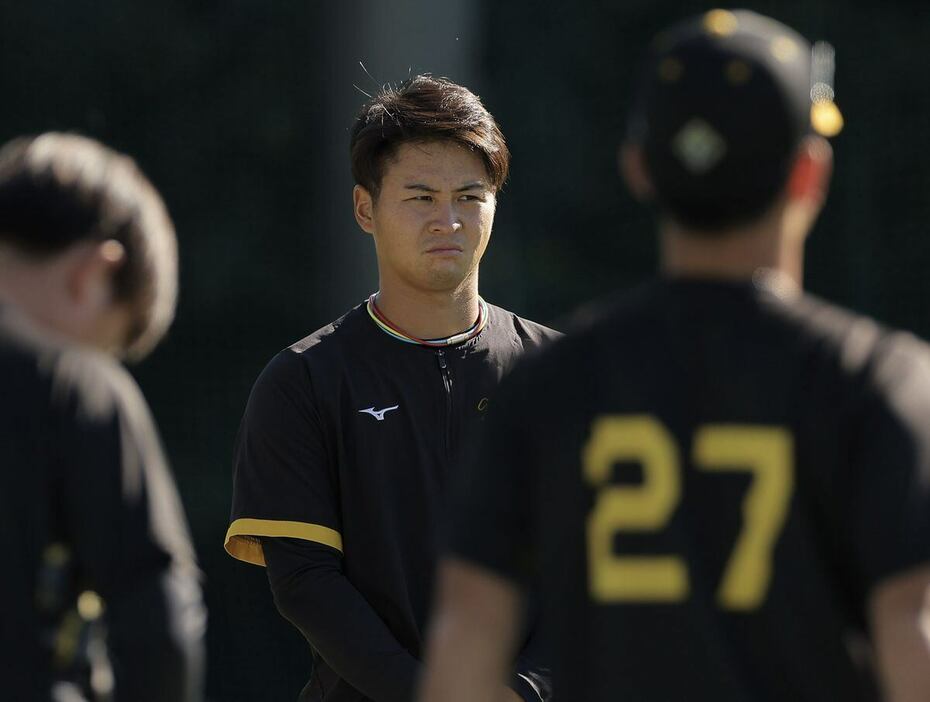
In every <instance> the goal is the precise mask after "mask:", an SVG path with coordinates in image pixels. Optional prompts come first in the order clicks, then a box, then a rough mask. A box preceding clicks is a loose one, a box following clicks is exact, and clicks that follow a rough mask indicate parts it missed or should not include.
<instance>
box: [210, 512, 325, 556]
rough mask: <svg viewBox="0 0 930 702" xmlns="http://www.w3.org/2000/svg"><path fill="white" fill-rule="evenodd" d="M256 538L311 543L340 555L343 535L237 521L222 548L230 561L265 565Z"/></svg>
mask: <svg viewBox="0 0 930 702" xmlns="http://www.w3.org/2000/svg"><path fill="white" fill-rule="evenodd" d="M259 536H283V537H286V538H290V539H303V540H305V541H314V542H316V543H318V544H323V545H324V546H330V547H332V548H334V549H336V550H337V551H339V553H342V535H341V534H340V533H339V532H338V531H336V530H335V529H330V528H329V527H325V526H321V525H320V524H308V523H306V522H282V521H276V520H273V519H237V520H236V521H234V522H233V523H232V524H230V525H229V529H228V530H227V531H226V541H225V542H224V543H223V547H224V548H225V549H226V553H228V554H229V555H230V556H232V557H233V558H238V559H239V560H240V561H245V562H246V563H254V564H255V565H258V566H264V565H265V554H264V552H263V551H262V542H261V539H259V538H258V537H259Z"/></svg>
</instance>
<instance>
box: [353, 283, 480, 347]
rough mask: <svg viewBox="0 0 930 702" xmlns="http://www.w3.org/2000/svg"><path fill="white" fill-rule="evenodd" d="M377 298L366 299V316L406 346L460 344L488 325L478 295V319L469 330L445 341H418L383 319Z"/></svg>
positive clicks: (418, 339)
mask: <svg viewBox="0 0 930 702" xmlns="http://www.w3.org/2000/svg"><path fill="white" fill-rule="evenodd" d="M377 296H378V293H372V294H371V295H370V296H369V297H368V302H367V303H366V305H365V308H366V309H367V310H368V316H369V317H371V318H372V320H373V321H374V323H375V324H377V325H378V328H379V329H380V330H381V331H383V332H384V333H385V334H387V335H388V336H392V337H394V338H395V339H397V340H398V341H403V342H404V343H407V344H417V345H418V346H430V347H433V348H441V347H444V346H452V345H454V344H460V343H462V342H463V341H468V340H469V339H473V338H475V337H476V336H478V334H480V333H481V330H482V329H484V328H485V327H486V326H487V325H488V316H489V315H488V303H486V302H485V301H484V299H482V298H481V296H480V295H479V296H478V319H477V321H476V322H475V323H474V324H473V325H472V326H471V327H470V328H468V329H466V330H465V331H463V332H460V333H458V334H453V335H452V336H448V337H446V338H445V339H420V338H418V337H415V336H412V335H411V334H408V333H407V332H405V331H404V330H403V329H401V328H400V327H398V326H397V325H396V324H394V323H393V322H391V320H389V319H388V318H387V317H385V316H384V313H383V312H382V311H381V310H379V309H378V305H377V304H376V302H375V299H376V298H377Z"/></svg>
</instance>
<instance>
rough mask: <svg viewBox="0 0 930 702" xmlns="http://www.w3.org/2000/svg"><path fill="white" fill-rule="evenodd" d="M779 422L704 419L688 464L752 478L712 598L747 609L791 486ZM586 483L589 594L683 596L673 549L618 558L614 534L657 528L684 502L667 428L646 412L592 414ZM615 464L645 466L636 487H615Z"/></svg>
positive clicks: (641, 598)
mask: <svg viewBox="0 0 930 702" xmlns="http://www.w3.org/2000/svg"><path fill="white" fill-rule="evenodd" d="M793 443H794V442H793V439H792V436H791V433H790V432H789V431H788V430H786V429H785V428H783V427H777V426H767V425H756V424H705V425H703V426H700V427H698V429H697V430H696V431H695V433H694V436H693V438H692V444H691V447H690V449H691V464H692V465H693V466H694V467H695V469H697V470H700V471H709V472H724V471H742V472H748V473H750V475H751V478H752V482H751V483H750V486H749V490H748V491H747V493H746V496H745V498H744V499H743V503H742V529H741V531H740V533H739V535H738V536H737V538H736V543H735V545H734V547H733V550H732V552H731V554H730V556H729V559H728V560H727V563H726V566H725V568H724V571H723V574H722V576H721V579H720V585H719V587H718V589H717V602H718V604H719V605H720V606H721V607H722V608H724V609H728V610H737V611H750V610H753V609H755V608H756V607H758V606H759V605H760V604H761V603H762V602H763V601H764V600H765V596H766V593H767V591H768V586H769V582H770V580H771V576H772V551H773V549H774V546H775V543H776V541H777V540H778V536H779V534H780V533H781V529H782V527H783V526H784V522H785V518H786V516H787V513H788V506H789V503H790V501H791V494H792V491H793V488H794V466H793V456H794V446H793ZM581 458H582V466H583V470H584V477H585V480H586V482H587V483H588V484H589V485H591V486H592V487H593V488H594V489H595V490H596V495H595V499H594V506H593V508H592V510H591V512H590V514H589V515H588V520H587V550H588V582H589V593H590V596H591V598H592V599H593V600H594V601H595V602H599V603H602V604H609V603H621V602H626V603H636V602H642V603H645V602H655V603H659V602H681V601H683V600H685V599H686V598H687V597H688V595H689V578H688V568H687V564H686V563H685V560H684V559H683V558H682V557H680V556H679V555H675V554H669V555H636V556H633V555H621V554H618V553H615V550H614V537H615V536H616V535H617V534H619V533H623V532H628V533H629V532H637V533H643V532H649V531H660V530H662V529H663V528H664V527H665V526H666V525H667V524H668V523H669V521H670V520H671V519H672V516H673V515H674V513H675V509H676V507H677V506H678V504H679V502H680V501H681V499H682V463H681V459H680V457H679V448H678V445H677V443H676V441H675V438H674V437H673V436H672V434H671V433H670V432H669V430H668V429H667V428H666V427H665V426H664V425H663V424H662V423H661V422H660V421H659V420H658V419H656V418H655V417H652V416H649V415H607V416H602V417H598V418H597V419H595V420H594V423H593V424H592V426H591V434H590V436H589V438H588V440H587V442H586V443H585V445H584V448H583V450H582V455H581ZM619 462H635V463H638V464H639V465H641V466H642V471H643V479H642V482H641V483H639V484H636V485H618V484H612V483H611V482H610V480H611V474H612V472H613V467H614V465H616V464H617V463H619Z"/></svg>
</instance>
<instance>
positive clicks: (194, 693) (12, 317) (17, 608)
mask: <svg viewBox="0 0 930 702" xmlns="http://www.w3.org/2000/svg"><path fill="white" fill-rule="evenodd" d="M0 540H2V542H3V544H4V548H5V549H6V551H5V556H4V565H3V575H2V576H0V610H2V611H0V690H2V691H0V697H2V698H3V699H4V700H17V701H19V700H23V701H25V700H30V701H31V700H36V701H43V700H50V699H52V696H53V688H54V689H55V690H56V692H55V693H54V694H55V697H54V698H55V699H56V700H58V699H68V700H78V699H84V694H85V693H89V692H90V691H91V690H94V691H95V692H96V693H102V694H101V697H100V699H104V698H105V699H115V700H119V701H121V700H132V701H133V702H137V701H139V700H146V701H149V702H154V701H156V700H158V701H165V702H167V701H168V700H171V701H172V702H182V701H183V702H188V701H190V700H196V699H199V691H198V686H199V683H200V681H199V672H198V670H197V666H198V665H199V662H200V655H201V653H200V650H199V646H200V641H201V636H202V629H203V612H202V610H201V600H200V589H199V585H198V583H197V575H196V570H195V568H194V556H193V551H192V548H191V544H190V539H189V537H188V533H187V527H186V525H185V521H184V517H183V514H182V512H181V508H180V502H179V500H178V496H177V493H176V491H175V487H174V483H173V481H172V478H171V476H170V474H169V472H168V468H167V466H166V464H165V461H164V458H163V456H162V452H161V448H160V446H159V442H158V438H157V436H156V433H155V429H154V426H153V423H152V420H151V418H150V415H149V412H148V408H147V407H146V405H145V401H144V400H143V399H142V396H141V394H140V393H139V391H138V388H137V386H136V384H135V383H134V382H133V380H132V378H131V377H130V376H129V375H128V373H126V372H125V371H124V370H123V369H122V367H120V366H119V365H118V364H117V363H116V362H115V361H113V360H111V359H110V358H108V357H105V356H103V355H102V354H99V353H96V352H93V351H88V350H83V349H79V348H76V347H73V346H67V345H61V344H59V343H57V342H55V343H52V342H50V341H48V340H43V339H42V338H40V336H39V335H38V334H37V333H36V332H35V331H34V330H32V329H31V328H30V326H29V325H28V324H27V323H26V322H25V321H24V320H23V319H22V318H21V317H20V316H19V314H18V313H16V312H14V310H12V309H10V308H4V307H2V306H0ZM92 682H93V684H91V683H92ZM65 687H67V688H68V689H70V692H69V693H66V692H65V691H64V688H65ZM78 691H80V692H78ZM108 691H109V692H108ZM104 693H105V694H104ZM107 694H115V697H110V696H107ZM59 695H60V696H59ZM69 695H70V696H69ZM75 695H78V696H75ZM92 699H97V697H96V696H92Z"/></svg>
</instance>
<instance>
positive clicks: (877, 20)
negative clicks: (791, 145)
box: [0, 0, 930, 702]
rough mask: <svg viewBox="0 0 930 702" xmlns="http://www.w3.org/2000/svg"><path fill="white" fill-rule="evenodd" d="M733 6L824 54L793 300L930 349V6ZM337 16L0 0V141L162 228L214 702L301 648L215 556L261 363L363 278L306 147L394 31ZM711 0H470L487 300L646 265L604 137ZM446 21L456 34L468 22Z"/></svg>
mask: <svg viewBox="0 0 930 702" xmlns="http://www.w3.org/2000/svg"><path fill="white" fill-rule="evenodd" d="M403 6H404V12H405V13H407V15H405V16H409V15H410V14H415V13H416V3H414V2H412V1H409V0H408V1H405V2H404V3H403ZM748 6H749V7H750V8H751V9H758V10H760V11H762V12H765V13H767V14H772V15H774V16H776V17H778V18H779V19H782V20H783V21H785V22H787V23H788V24H791V25H793V26H795V27H796V28H797V29H799V30H800V31H801V32H802V33H803V34H805V35H806V36H808V37H809V38H811V39H820V38H822V39H826V40H828V41H830V42H831V43H833V44H834V45H835V46H836V49H837V64H838V68H837V75H836V88H837V102H838V104H839V105H840V107H841V109H842V110H843V112H844V114H845V117H846V122H847V126H846V129H845V131H844V132H843V133H842V134H841V135H840V136H839V137H838V138H837V139H835V140H834V147H835V150H836V173H835V179H834V186H833V190H832V193H831V196H830V201H829V203H828V206H827V210H826V212H825V214H824V216H823V217H822V219H821V221H820V223H819V224H818V226H817V228H816V231H815V232H814V235H813V237H812V239H811V241H810V244H809V248H808V253H809V256H808V267H807V283H808V287H809V288H810V289H812V290H814V291H815V292H818V293H821V294H823V295H825V296H826V297H829V298H831V299H834V300H836V301H839V302H842V303H845V304H849V305H852V306H854V307H857V308H858V309H861V310H863V311H866V312H870V313H873V314H876V315H877V316H879V317H880V318H882V319H884V320H886V321H888V322H890V323H893V324H895V325H899V326H904V327H906V328H909V329H913V330H916V331H918V332H919V333H921V334H923V335H927V334H928V333H930V314H928V309H930V300H928V293H930V282H928V276H927V271H928V270H930V238H928V236H927V234H926V232H925V229H926V228H927V221H928V219H930V167H928V165H927V158H928V155H930V83H928V81H927V80H926V76H925V75H924V73H925V63H926V58H925V57H926V51H927V49H926V47H927V46H930V10H928V8H930V6H928V5H927V4H925V3H918V2H898V3H889V2H885V3H881V4H878V3H873V2H865V1H864V0H860V1H856V2H845V3H837V2H830V1H829V0H807V1H804V2H802V1H801V0H780V1H779V2H777V3H776V2H774V1H771V2H752V3H748ZM335 7H337V5H333V4H330V3H320V2H298V1H297V0H280V1H278V2H275V3H273V4H268V3H263V2H258V1H257V0H223V1H222V2H220V1H219V0H163V1H162V2H159V3H146V2H141V1H140V2H117V1H116V0H95V1H94V2H81V3H78V2H73V1H72V0H36V1H34V2H16V1H15V0H0V86H2V92H0V140H3V141H5V140H7V139H9V138H11V137H13V136H14V135H17V134H22V133H37V132H40V131H43V130H46V129H64V130H77V131H80V132H82V133H85V134H88V135H90V136H94V137H97V138H100V139H102V140H103V141H105V142H107V143H109V144H112V145H113V146H115V147H117V148H120V149H124V150H126V151H128V152H129V153H131V154H132V155H134V156H135V157H136V158H137V160H138V161H139V163H140V164H141V165H142V167H143V169H144V170H145V171H146V172H147V173H148V174H149V175H150V176H151V178H152V180H153V181H154V182H155V183H156V185H157V186H158V187H159V188H160V190H161V191H162V193H163V194H164V195H165V199H166V201H167V202H168V205H169V208H170V210H171V212H172V214H173V216H174V219H175V221H176V223H177V226H178V232H179V236H180V240H181V256H182V298H181V305H180V309H179V314H178V320H177V323H176V325H175V327H174V329H173V331H172V333H171V334H170V336H169V338H168V340H167V342H166V343H165V344H164V346H163V347H162V348H161V349H160V350H159V351H157V352H156V354H155V355H154V356H153V357H152V358H151V359H150V360H149V361H147V362H146V363H144V364H143V365H142V366H141V367H139V368H138V369H136V374H137V377H138V378H139V380H140V382H141V384H142V386H143V389H144V390H145V392H146V394H147V396H148V397H149V400H150V402H151V404H152V406H153V410H154V412H155V415H156V417H157V419H158V422H159V424H160V426H161V429H162V433H163V435H164V439H165V443H166V445H167V448H168V451H169V454H170V456H171V458H172V462H173V464H174V466H175V469H176V473H177V475H178V478H179V483H180V485H181V490H182V494H183V497H184V501H185V504H186V506H187V509H188V512H189V514H190V518H191V523H192V527H193V532H194V537H195V541H196V544H197V548H198V552H199V554H200V558H201V563H202V565H203V568H204V571H205V584H206V592H207V598H208V605H209V607H210V611H211V619H210V633H209V640H208V644H209V652H210V667H209V673H208V691H209V694H210V698H211V699H213V700H217V701H222V702H240V701H241V702H245V701H247V700H248V701H249V702H255V701H260V702H266V701H274V702H277V701H278V700H289V699H293V698H295V697H296V694H297V691H298V690H299V689H300V688H301V686H302V685H303V683H304V681H305V679H306V676H307V674H308V672H309V667H310V661H309V652H308V649H307V646H306V644H305V643H304V642H303V640H302V638H301V637H300V635H299V634H297V633H296V632H295V631H294V630H293V629H292V628H291V627H290V626H289V625H288V624H287V623H286V622H284V621H283V620H282V619H281V618H280V617H279V616H278V615H277V614H276V612H275V611H274V606H273V603H272V602H271V597H270V594H269V592H268V589H267V584H266V582H265V578H264V573H263V572H262V571H261V570H260V569H258V568H255V567H252V566H246V565H243V564H240V563H237V562H235V561H233V560H232V559H230V558H229V557H227V556H226V555H225V554H224V553H223V551H222V549H221V543H222V537H223V534H224V532H225V528H226V520H227V514H228V508H229V500H230V481H229V463H230V455H231V446H232V442H233V438H234V436H235V431H236V427H237V424H238V421H239V417H240V415H241V412H242V409H243V407H244V404H245V401H246V398H247V396H248V391H249V388H250V386H251V383H252V382H253V381H254V379H255V377H256V376H257V374H258V372H259V371H260V370H261V368H262V366H263V365H264V363H265V362H266V361H267V360H268V359H269V358H270V356H271V355H272V354H273V353H274V352H275V351H277V350H278V349H280V348H282V347H284V346H286V345H287V344H289V343H291V342H293V341H294V340H296V339H298V338H300V337H301V336H303V335H305V334H307V333H309V332H310V331H312V330H313V329H315V328H317V327H319V326H321V325H322V324H324V323H325V322H327V321H329V318H330V317H331V316H333V309H334V307H336V308H343V307H348V306H349V305H350V304H351V302H346V301H345V300H344V299H343V296H342V295H338V294H336V293H335V292H332V294H328V293H329V291H335V290H336V288H337V287H338V285H339V283H340V281H344V280H346V281H350V282H351V283H352V284H354V285H356V286H357V285H358V284H359V283H358V281H357V280H355V279H356V278H357V277H358V275H359V273H358V271H357V270H346V269H345V266H346V261H347V260H348V261H350V262H351V261H352V260H353V259H351V258H348V259H347V258H346V256H345V255H344V254H341V255H340V254H338V252H337V251H336V249H337V248H338V247H337V246H336V245H335V244H334V242H333V239H332V237H333V236H335V234H334V232H335V233H339V232H340V231H341V229H339V228H338V227H336V226H335V224H334V221H335V220H334V218H335V217H336V216H337V215H335V214H334V212H337V211H338V212H339V213H341V214H340V215H339V217H341V219H340V220H339V221H340V222H344V221H346V219H347V214H348V212H349V207H350V205H349V202H350V200H349V195H348V192H344V191H343V190H345V189H346V188H344V187H343V184H344V183H345V182H346V180H345V179H346V177H347V172H348V159H347V158H346V162H345V164H344V166H343V167H342V168H343V170H341V171H340V172H339V173H338V174H335V176H334V174H333V173H332V172H331V162H330V161H328V160H327V159H326V158H323V157H322V156H321V154H323V153H324V152H328V151H329V150H331V149H332V148H335V149H337V151H336V152H334V153H338V150H339V149H344V150H345V151H347V146H348V145H347V127H348V121H349V119H350V118H351V112H347V111H343V110H342V108H341V107H333V105H332V104H331V103H332V100H331V97H332V95H333V93H334V92H339V93H340V94H342V93H345V92H346V90H347V89H348V88H349V87H350V86H348V85H333V84H332V83H331V81H332V77H333V75H336V76H339V77H340V78H339V80H342V79H343V77H345V76H347V75H351V70H350V69H348V68H346V67H347V66H351V67H354V66H356V64H357V61H358V60H359V59H365V58H366V57H367V53H366V52H365V51H363V50H361V49H358V47H357V44H353V43H352V42H351V41H349V39H350V38H351V37H353V36H354V34H353V33H354V28H355V27H358V28H360V29H359V31H360V32H361V28H364V30H365V32H366V33H365V34H363V35H361V36H373V35H377V33H378V32H386V31H389V32H395V31H397V28H396V27H393V26H391V27H387V28H385V25H384V17H385V16H386V15H388V14H389V10H388V9H386V8H385V6H383V5H379V6H378V13H377V14H376V15H369V14H367V13H366V7H367V5H366V3H365V2H362V1H361V0H358V1H356V0H353V2H346V3H345V4H344V5H339V7H340V8H341V10H340V11H339V12H340V13H341V14H339V17H338V18H337V17H335V14H336V12H337V11H336V10H335V9H334V8H335ZM707 8H708V5H706V4H704V3H698V2H694V1H692V0H681V1H680V2H674V3H672V2H657V1H655V0H648V1H647V0H589V1H586V2H575V3H568V2H564V0H540V1H537V2H529V1H527V0H511V1H509V2H491V1H490V0H485V2H477V1H476V2H475V3H474V12H475V13H476V15H475V17H476V21H478V22H479V23H480V32H479V33H480V35H481V36H480V38H481V40H482V41H481V42H480V43H481V45H482V46H483V48H482V49H481V50H480V52H479V51H477V50H476V54H475V56H474V64H475V65H474V67H473V68H472V73H473V75H474V86H475V87H476V88H477V89H479V92H481V94H482V97H483V98H484V100H485V102H486V104H487V105H488V106H489V108H490V109H491V111H492V112H494V114H495V115H496V116H497V117H498V119H499V121H500V123H501V125H502V127H503V129H504V132H505V134H506V135H507V138H508V141H509V143H510V146H511V149H512V151H513V155H514V160H513V169H512V177H511V181H510V183H509V184H508V185H507V187H506V189H505V192H504V193H503V195H502V196H501V198H500V205H499V210H498V221H497V224H496V227H495V237H494V242H493V244H492V246H491V249H490V251H489V254H488V257H487V259H486V263H485V265H484V267H483V271H482V288H483V291H484V294H485V296H486V297H487V298H488V299H490V300H492V301H494V302H497V303H498V304H503V305H504V306H507V307H510V308H512V309H514V310H515V311H517V312H518V313H520V314H522V315H525V316H528V317H530V318H534V319H539V320H541V321H553V320H559V319H562V318H564V317H565V315H567V314H568V313H569V312H570V310H571V309H572V308H574V307H575V306H576V305H578V304H580V303H581V302H583V301H585V300H587V299H589V298H591V297H596V296H600V295H604V294H606V293H607V292H609V291H611V290H615V289H617V288H623V287H626V286H629V285H632V284H635V283H636V282H638V281H640V280H643V279H644V278H646V277H648V276H649V275H651V272H652V270H653V268H654V266H655V261H656V257H655V243H654V239H653V236H652V228H653V227H652V219H651V214H650V212H649V211H648V210H647V209H645V208H643V207H641V206H639V205H637V204H635V203H634V202H633V201H632V200H631V198H630V197H629V196H627V195H626V194H625V192H624V189H623V186H622V183H621V181H620V178H619V176H618V175H617V167H616V153H617V147H618V145H619V143H620V141H621V139H622V136H623V131H624V121H625V115H626V112H627V109H628V105H629V92H630V87H631V81H632V77H633V74H634V70H635V66H636V62H637V57H638V56H639V54H640V52H641V50H642V48H643V46H644V45H645V43H646V41H647V40H648V38H649V37H651V36H652V35H653V34H654V33H655V32H656V31H658V30H659V29H660V28H661V27H662V26H664V25H666V24H668V23H669V22H671V21H673V20H676V19H678V18H680V17H682V16H684V15H687V14H691V13H693V12H699V11H703V10H705V9H707ZM433 11H434V12H435V11H436V10H435V9H434V10H433ZM456 12H457V13H458V14H455V15H454V16H453V17H454V18H455V22H461V21H462V18H463V14H462V13H463V10H462V7H461V6H459V7H458V9H457V10H456ZM372 16H375V17H380V18H381V19H378V20H377V21H375V20H373V19H371V17H372ZM366 22H367V23H368V24H366ZM455 22H452V23H451V24H449V25H445V26H433V25H431V26H430V27H429V30H430V31H433V32H435V33H439V34H438V37H433V41H434V42H436V44H437V45H440V46H441V45H442V43H443V42H444V41H448V42H450V43H451V42H456V41H458V40H459V34H460V32H459V28H458V27H457V26H455ZM374 24H377V26H369V25H374ZM440 24H441V23H440ZM417 31H421V32H422V31H426V28H425V27H424V28H420V29H418V30H417ZM410 50H411V49H410V48H409V47H404V46H402V45H400V44H398V45H397V47H396V57H395V59H396V64H397V65H409V66H412V68H413V70H414V71H416V70H430V68H431V66H430V65H424V61H423V60H419V61H417V62H414V61H410V63H405V61H407V60H408V52H409V51H410ZM440 58H442V59H443V60H445V59H446V58H447V57H439V56H438V55H437V65H438V66H441V65H445V64H442V63H441V62H440ZM426 63H428V62H426ZM386 65H387V64H386ZM389 65H394V64H393V63H391V64H389ZM369 67H370V68H372V71H373V73H375V75H377V76H378V80H381V79H382V73H381V72H380V71H379V67H377V66H369ZM381 68H384V67H383V66H382V67H381ZM434 70H437V72H443V70H444V69H434ZM404 77H406V76H405V75H397V76H385V77H384V79H386V80H399V79H403V78H404ZM451 77H452V78H456V75H451ZM346 82H350V81H346ZM360 82H361V81H360ZM369 88H370V86H369ZM369 88H366V89H369ZM357 99H358V101H359V102H360V101H361V96H358V97H357ZM340 104H341V103H340ZM336 142H338V143H336ZM342 142H345V143H342ZM337 185H338V187H337ZM343 204H344V210H345V211H344V212H343ZM339 226H343V225H342V224H340V225H339ZM328 235H329V236H328ZM337 264H338V265H337ZM363 285H364V286H367V288H371V289H373V288H374V285H375V281H373V280H372V281H368V282H367V283H363ZM346 289H349V290H354V288H352V287H351V286H348V287H346ZM140 635H143V636H144V632H140Z"/></svg>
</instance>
